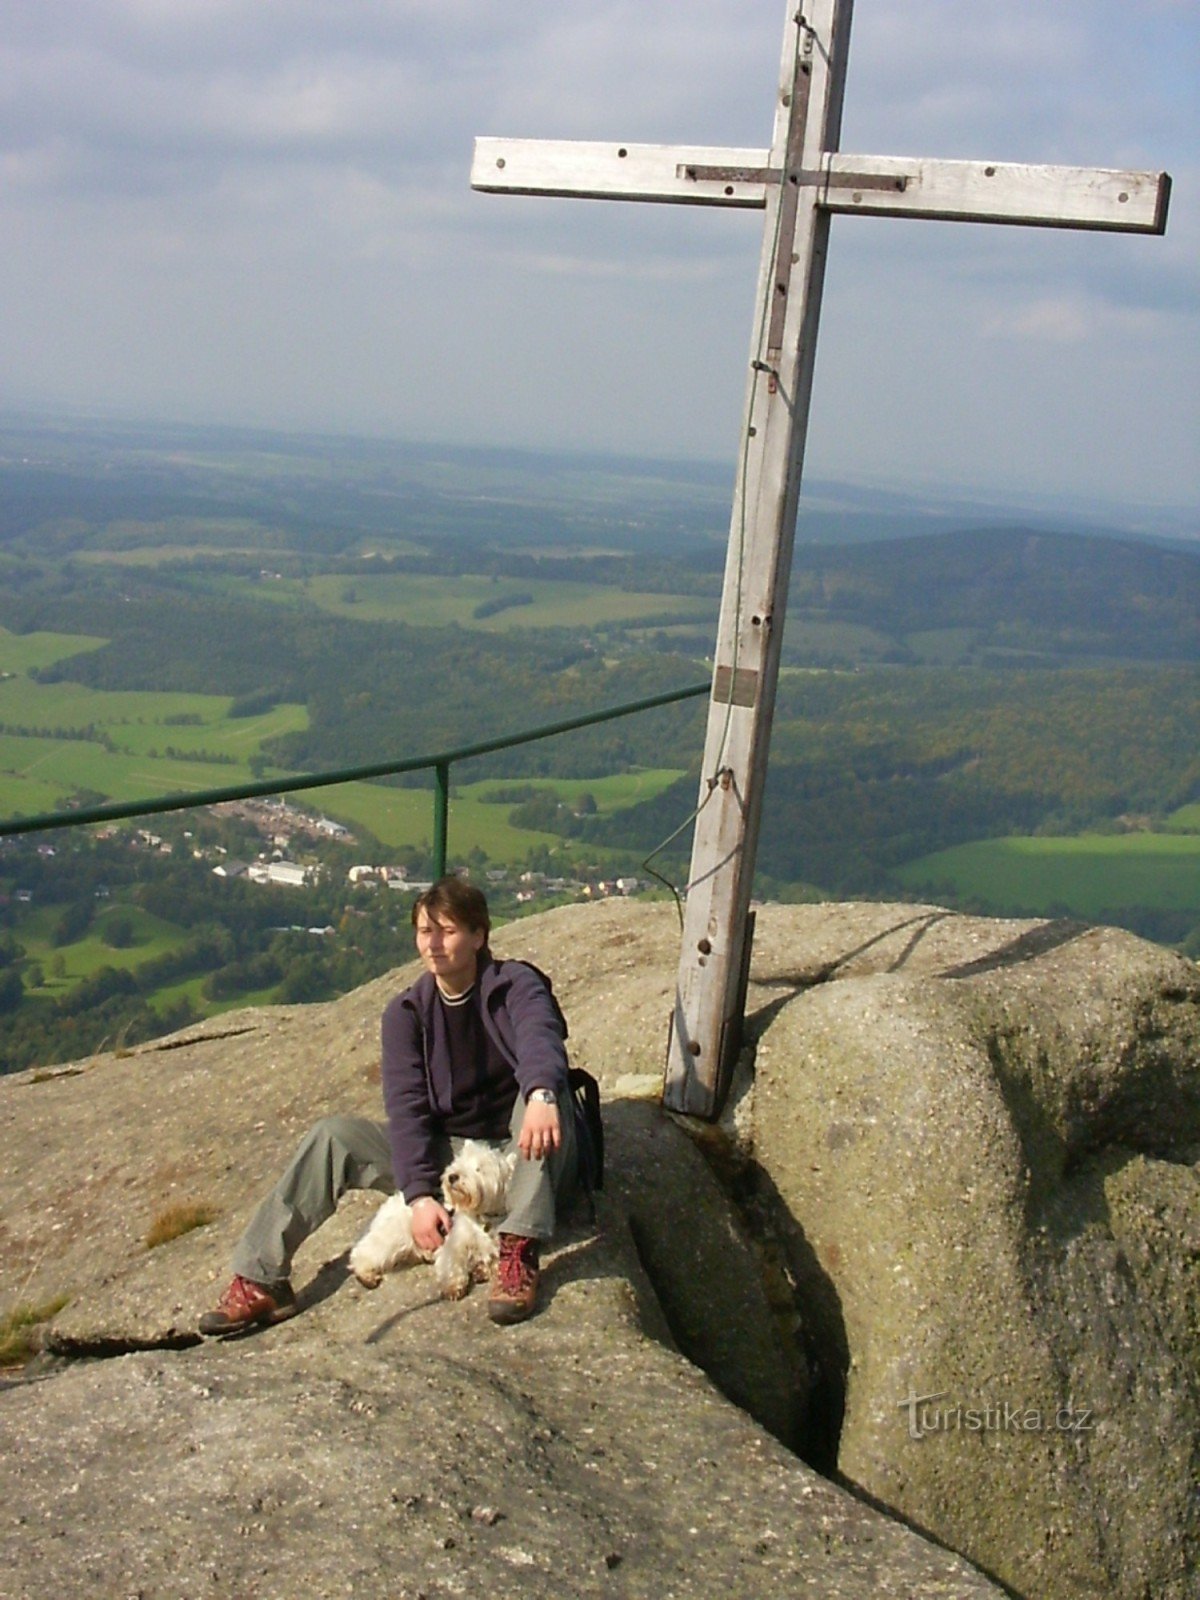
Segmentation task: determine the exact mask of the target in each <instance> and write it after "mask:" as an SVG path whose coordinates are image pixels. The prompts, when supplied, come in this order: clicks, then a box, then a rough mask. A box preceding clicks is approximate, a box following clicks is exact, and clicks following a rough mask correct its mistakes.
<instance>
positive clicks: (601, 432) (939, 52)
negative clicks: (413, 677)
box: [0, 0, 1200, 518]
mask: <svg viewBox="0 0 1200 1600" xmlns="http://www.w3.org/2000/svg"><path fill="white" fill-rule="evenodd" d="M781 22H782V15H781V8H780V7H779V5H778V3H777V0H772V3H770V4H768V3H767V0H756V3H755V4H754V5H753V6H750V7H747V6H746V5H745V4H744V0H704V3H703V4H702V5H700V6H699V7H697V8H695V9H694V10H693V12H692V13H691V14H689V17H688V19H687V25H686V27H685V26H681V21H680V14H679V9H678V7H677V6H673V5H671V4H670V3H669V0H638V3H636V4H634V3H633V0H609V3H608V4H606V5H603V6H601V7H593V8H589V9H588V11H587V13H586V15H582V14H576V13H575V12H574V11H573V10H571V9H568V10H567V11H564V9H563V8H562V7H561V6H556V5H552V4H551V3H550V0H527V3H526V4H525V5H523V6H521V7H520V8H515V9H514V8H509V7H500V8H493V7H488V8H479V7H477V6H468V5H462V4H453V3H448V0H444V3H442V4H440V5H438V6H436V7H434V6H431V5H430V4H429V3H428V0H394V3H392V4H390V5H389V6H388V7H387V8H381V7H380V6H379V4H378V0H343V3H342V4H341V5H339V6H338V7H337V8H335V9H332V10H331V9H330V8H328V7H322V6H317V7H313V6H300V7H287V8H282V9H281V8H274V7H271V8H267V7H247V6H245V5H232V6H224V7H218V8H203V7H196V6H164V5H162V4H158V3H154V4H149V3H146V0H87V3H86V4H84V5H81V4H79V0H59V3H58V4H56V5H55V6H52V7H50V6H46V7H36V8H24V7H20V8H15V7H14V8H8V10H7V11H5V12H4V13H3V14H0V69H2V72H3V81H4V82H5V85H6V91H5V92H6V100H7V112H8V114H7V116H6V117H0V170H2V171H3V172H4V174H5V182H4V184H3V186H0V218H2V219H3V224H4V226H5V231H6V236H7V237H8V238H9V240H10V241H12V247H11V248H10V249H9V250H8V251H6V252H5V255H4V258H3V260H2V261H0V292H2V293H3V295H4V301H5V305H6V307H7V308H8V315H7V317H6V319H5V323H4V327H3V329H2V330H0V373H3V377H2V378H0V404H4V405H5V406H8V407H13V408H16V409H19V410H22V411H44V410H51V411H61V410H62V409H64V408H76V409H81V410H82V411H84V412H85V413H94V412H96V411H100V412H102V413H106V414H110V415H111V414H117V415H126V416H137V415H157V416H158V417H160V418H161V417H172V418H177V419H178V424H179V425H190V426H196V427H203V426H230V427H235V428H243V429H251V430H254V429H263V430H266V431H272V432H284V433H289V434H297V433H306V434H317V435H333V436H340V435H346V436H349V437H380V436H381V437H384V438H389V439H394V438H410V439H412V438H422V439H428V440H429V441H430V442H431V443H432V444H433V445H434V446H435V447H436V445H437V444H438V443H443V444H447V443H449V442H450V441H451V440H459V441H462V440H466V441H471V440H477V441H479V444H478V446H477V447H478V448H482V449H497V450H525V451H534V452H536V451H538V450H539V449H541V450H549V451H553V452H560V451H561V452H568V453H570V452H584V453H589V454H590V453H593V452H595V453H597V454H599V455H601V456H605V455H609V454H611V455H615V456H619V457H629V458H631V459H636V460H643V461H655V460H672V461H679V462H682V463H687V462H692V461H700V462H706V463H714V464H715V463H720V462H724V461H728V462H730V463H731V464H732V462H733V461H734V460H735V458H736V454H737V447H738V432H739V426H740V412H741V405H742V398H743V387H744V379H745V370H746V359H747V346H748V342H749V334H750V327H751V321H752V314H753V294H754V282H755V273H756V263H757V258H758V251H759V243H760V234H761V224H760V223H759V222H758V221H757V220H756V219H754V218H748V217H746V216H741V215H736V214H734V215H730V214H721V215H714V214H712V213H708V212H703V213H701V212H695V211H690V210H688V209H686V208H677V207H656V206H621V205H609V206H600V205H592V204H588V205H581V204H578V203H576V202H572V201H570V200H558V201H550V200H535V199H519V198H507V199H503V200H501V199H498V198H496V197H495V196H487V195H479V194H475V193H473V192H472V191H471V190H470V188H469V184H468V173H469V165H470V147H471V140H472V138H473V136H474V135H476V134H498V135H512V136H518V137H530V138H535V137H553V138H574V139H588V138H601V139H609V138H623V139H629V140H637V141H643V140H644V141H647V142H671V143H675V142H680V141H683V142H704V143H727V144H729V145H733V146H754V145H761V144H763V143H764V142H765V141H766V139H767V137H768V135H769V125H770V118H771V104H772V99H773V94H774V88H775V79H776V72H777V64H778V43H779V27H780V23H781ZM1198 56H1200V15H1198V14H1197V13H1196V10H1195V8H1194V6H1189V5H1188V4H1186V3H1181V0H1129V3H1127V4H1124V5H1121V6H1118V5H1117V4H1116V3H1115V0H1060V4H1059V5H1058V6H1056V7H1055V8H1054V9H1053V11H1052V12H1048V11H1047V9H1046V8H1045V6H1044V5H1041V4H1035V3H1034V0H1014V4H1013V5H1011V6H1009V7H1005V8H1003V10H1002V11H999V12H984V13H981V12H979V11H978V10H977V9H975V8H970V9H964V8H962V7H960V6H956V5H954V4H953V3H952V0H860V3H859V5H858V7H857V8H856V15H855V18H854V37H853V41H852V45H851V54H850V70H849V78H848V84H847V99H846V114H845V126H844V134H843V139H842V141H841V142H842V148H843V149H844V150H847V151H855V150H857V151H861V152H867V151H878V152H888V153H891V154H900V153H905V152H913V153H918V154H920V155H924V156H928V157H943V158H947V159H953V158H970V157H982V156H990V157H994V158H995V159H997V160H1005V161H1025V162H1048V163H1060V164H1078V165H1084V166H1110V167H1128V168H1146V169H1154V170H1158V169H1165V170H1167V171H1169V172H1171V174H1172V175H1173V178H1174V180H1175V188H1174V194H1173V198H1172V206H1171V214H1170V221H1169V225H1168V230H1167V234H1166V236H1165V238H1122V237H1120V236H1117V235H1106V234H1088V235H1087V236H1086V237H1083V236H1073V235H1069V234H1064V233H1059V232H1057V231H1054V230H1046V229H1022V228H1001V227H992V226H986V225H985V226H977V227H965V226H961V225H950V224H947V223H931V222H920V223H916V222H911V221H910V222H901V221H898V220H894V219H891V220H881V219H870V218H855V219H844V218H837V219H835V221H834V224H833V228H832V248H831V258H830V267H829V274H828V281H827V286H826V294H825V307H824V312H823V324H824V326H823V329H822V337H821V347H820V352H819V355H818V362H817V376H816V386H815V390H814V400H813V412H812V429H811V433H810V439H809V448H808V470H809V473H810V477H811V480H815V481H831V480H832V481H845V480H849V481H864V480H865V481H869V482H871V483H883V484H888V483H890V484H901V485H902V486H903V488H904V489H905V490H906V491H912V492H914V493H919V492H921V490H922V486H929V485H933V486H936V487H937V488H938V489H939V491H940V490H942V489H945V488H950V489H951V490H952V491H953V490H959V489H965V490H966V491H967V493H968V494H970V495H971V496H975V497H982V498H991V497H994V496H996V495H1003V496H1006V497H1012V496H1019V497H1040V498H1045V497H1051V498H1054V497H1059V496H1069V497H1072V498H1078V499H1080V500H1081V501H1083V502H1085V503H1087V504H1090V505H1092V506H1104V505H1106V504H1112V505H1115V506H1123V507H1138V506H1140V505H1145V506H1146V508H1147V510H1148V511H1149V513H1150V514H1151V517H1152V518H1153V517H1154V516H1156V515H1157V514H1158V513H1159V511H1160V510H1161V509H1162V508H1164V507H1165V508H1167V509H1169V510H1172V511H1174V512H1182V511H1183V510H1184V509H1185V508H1189V507H1195V506H1196V505H1198V504H1200V451H1197V449H1196V444H1195V441H1196V439H1197V437H1200V383H1197V374H1198V373H1200V184H1198V183H1197V182H1196V178H1197V176H1198V174H1200V168H1198V163H1197V159H1196V152H1197V149H1198V148H1200V138H1198V137H1197V135H1198V133H1200V122H1198V106H1197V97H1196V94H1195V80H1194V65H1192V64H1194V62H1195V61H1196V59H1197V57H1198ZM216 419H221V420H220V421H217V420H216ZM470 447H476V446H470ZM730 471H732V465H731V467H730Z"/></svg>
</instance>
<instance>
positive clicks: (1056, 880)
mask: <svg viewBox="0 0 1200 1600" xmlns="http://www.w3.org/2000/svg"><path fill="white" fill-rule="evenodd" d="M894 876H895V877H896V878H897V879H899V881H900V882H901V883H902V884H903V885H904V886H905V888H906V889H908V890H910V891H911V892H913V893H928V894H931V895H933V896H935V897H936V896H937V895H938V893H939V892H942V891H944V889H945V887H946V886H950V887H952V889H953V892H954V894H955V895H956V896H958V897H961V898H967V899H974V900H978V901H981V902H982V903H984V904H985V905H987V906H989V907H991V908H993V909H996V910H1018V909H1019V910H1021V911H1031V912H1047V911H1051V910H1058V909H1060V908H1063V907H1066V908H1068V909H1069V910H1071V911H1073V912H1077V913H1078V914H1079V915H1080V916H1084V917H1099V916H1101V915H1103V914H1104V913H1106V912H1111V911H1113V910H1115V909H1117V908H1118V907H1123V906H1146V907H1150V908H1152V909H1154V910H1159V911H1196V912H1200V834H1180V833H1170V834H1166V833H1125V834H1082V835H1080V836H1079V837H1077V838H1069V839H1059V838H1043V837H1038V838H1009V839H985V840H981V841H980V842H979V843H977V844H965V845H958V846H956V847H955V848H954V849H952V850H939V851H937V852H935V853H934V854H933V855H928V856H922V857H921V858H920V860H918V861H911V862H909V863H908V864H907V866H904V867H901V868H899V869H898V870H897V871H896V872H895V874H894Z"/></svg>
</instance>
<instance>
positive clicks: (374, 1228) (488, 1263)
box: [350, 1139, 517, 1300]
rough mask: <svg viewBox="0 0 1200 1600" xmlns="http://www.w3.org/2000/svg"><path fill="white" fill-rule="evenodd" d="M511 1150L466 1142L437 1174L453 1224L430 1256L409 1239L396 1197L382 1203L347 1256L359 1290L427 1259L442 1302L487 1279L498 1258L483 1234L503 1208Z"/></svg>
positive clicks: (406, 1210)
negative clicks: (442, 1298)
mask: <svg viewBox="0 0 1200 1600" xmlns="http://www.w3.org/2000/svg"><path fill="white" fill-rule="evenodd" d="M516 1164H517V1152H516V1151H515V1150H512V1151H509V1152H508V1153H507V1154H506V1153H504V1152H503V1151H500V1150H493V1149H492V1147H491V1146H490V1145H487V1144H483V1143H482V1142H481V1141H480V1140H478V1139H467V1140H466V1141H465V1142H464V1144H463V1147H462V1149H461V1150H460V1151H459V1153H458V1154H457V1155H456V1156H455V1158H454V1160H453V1161H452V1162H451V1163H450V1165H449V1166H448V1167H447V1168H446V1170H445V1172H443V1173H442V1198H443V1200H444V1201H445V1205H446V1209H447V1211H449V1212H451V1214H452V1217H453V1221H452V1223H451V1226H450V1232H449V1233H448V1234H447V1235H446V1238H445V1242H444V1243H443V1244H442V1247H441V1249H440V1250H438V1252H437V1253H436V1255H434V1254H431V1253H430V1252H429V1251H428V1250H422V1249H420V1248H419V1246H418V1245H417V1244H416V1242H415V1241H414V1239H413V1236H412V1211H411V1209H410V1207H409V1204H408V1202H407V1200H405V1198H404V1196H403V1195H402V1194H394V1195H392V1196H391V1197H390V1198H389V1199H387V1200H385V1201H384V1202H383V1204H382V1205H381V1206H380V1208H379V1210H378V1211H377V1212H376V1213H375V1215H374V1217H373V1218H372V1220H371V1226H370V1227H369V1228H368V1229H367V1231H366V1233H364V1234H363V1236H362V1238H361V1239H360V1240H359V1241H358V1243H357V1244H356V1245H355V1246H354V1248H353V1250H351V1252H350V1270H351V1272H353V1274H354V1276H355V1277H356V1278H357V1279H358V1281H359V1283H361V1284H362V1286H363V1287H364V1288H365V1289H377V1288H378V1287H379V1285H380V1283H381V1282H382V1281H383V1275H384V1273H385V1272H392V1271H393V1270H394V1269H395V1268H396V1267H410V1266H413V1265H415V1264H416V1263H417V1262H418V1261H432V1262H433V1270H434V1274H435V1276H436V1278H437V1285H438V1289H439V1290H440V1291H441V1293H442V1294H443V1295H444V1296H445V1297H446V1299H447V1300H461V1299H462V1297H463V1295H465V1294H466V1293H467V1291H468V1290H469V1289H470V1287H471V1284H472V1283H473V1282H474V1283H482V1282H483V1281H484V1279H485V1278H487V1277H489V1276H490V1274H491V1270H492V1268H493V1266H494V1265H495V1264H496V1258H497V1256H498V1255H499V1249H498V1247H497V1244H496V1241H495V1239H493V1237H492V1235H491V1234H490V1233H489V1232H488V1227H489V1224H494V1223H495V1222H496V1221H498V1220H499V1218H500V1217H502V1216H503V1215H504V1212H505V1210H506V1209H507V1200H508V1184H509V1180H510V1179H511V1177H512V1175H513V1171H514V1169H515V1167H516Z"/></svg>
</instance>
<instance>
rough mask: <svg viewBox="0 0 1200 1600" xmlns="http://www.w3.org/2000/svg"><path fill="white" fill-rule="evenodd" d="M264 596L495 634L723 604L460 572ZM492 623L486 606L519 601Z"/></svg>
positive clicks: (706, 613)
mask: <svg viewBox="0 0 1200 1600" xmlns="http://www.w3.org/2000/svg"><path fill="white" fill-rule="evenodd" d="M252 587H253V589H254V593H255V596H256V597H259V596H261V594H262V593H263V592H264V591H265V590H268V589H273V590H274V591H275V592H276V595H277V596H283V595H286V594H288V593H289V592H290V593H292V594H293V595H295V596H296V597H297V598H298V597H300V596H303V598H305V599H307V600H309V601H311V602H312V603H314V604H315V605H318V606H320V607H321V609H322V610H323V611H328V612H331V613H332V614H333V615H335V616H341V617H353V618H356V619H357V620H359V621H363V622H400V623H405V624H407V625H408V626H410V627H430V628H440V627H448V626H457V627H461V628H480V629H482V630H483V631H484V632H487V633H509V632H512V631H514V630H516V629H528V628H592V627H600V626H603V625H605V624H608V623H628V622H638V621H641V620H642V619H643V618H645V617H659V616H670V617H672V618H677V619H679V620H681V621H691V620H697V621H698V620H701V619H703V620H705V621H711V619H712V618H713V617H714V615H715V609H716V608H715V602H712V601H700V602H697V600H696V599H695V598H694V597H693V598H690V599H689V598H688V597H686V596H683V595H669V594H666V595H665V594H639V593H636V592H633V591H629V590H625V589H615V588H609V587H607V586H604V585H600V584H594V583H585V582H569V581H564V580H561V579H555V578H531V579H526V578H493V577H488V576H485V575H484V574H482V573H470V572H468V573H457V574H456V575H455V576H454V578H453V580H448V579H447V578H445V577H443V576H440V575H437V576H435V575H432V574H428V573H405V572H397V573H385V574H380V575H374V574H373V575H371V576H369V577H363V578H347V577H345V576H337V575H330V574H327V575H325V576H322V577H316V578H310V579H308V580H305V581H303V582H302V583H301V582H293V581H292V580H289V579H286V578H284V579H279V580H277V581H275V582H273V583H270V584H261V583H254V584H253V585H252ZM523 596H531V597H532V598H531V601H530V603H528V604H509V605H507V606H506V607H505V608H504V609H502V610H498V611H496V612H494V613H493V614H491V615H489V616H485V617H476V616H475V611H476V609H477V608H478V607H479V606H486V605H494V604H495V603H496V602H497V601H510V602H511V601H519V600H520V599H521V598H522V597H523Z"/></svg>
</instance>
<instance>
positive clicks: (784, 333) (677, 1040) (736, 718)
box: [664, 0, 852, 1116]
mask: <svg viewBox="0 0 1200 1600" xmlns="http://www.w3.org/2000/svg"><path fill="white" fill-rule="evenodd" d="M851 9H852V4H851V0H810V4H809V5H808V6H807V7H806V9H805V11H804V13H803V14H801V15H797V16H789V17H788V21H787V25H786V28H785V31H784V44H783V58H782V66H781V71H780V84H779V98H778V105H777V109H776V118H775V131H774V138H773V140H772V145H771V151H770V156H769V163H768V164H769V167H770V168H772V169H775V170H777V171H778V172H779V173H780V180H779V181H778V182H777V183H773V184H770V185H768V186H767V191H766V223H765V227H764V232H763V247H762V258H761V264H760V268H759V284H758V314H757V318H756V325H755V328H754V333H753V337H752V343H751V351H750V370H749V376H748V380H747V385H746V401H745V416H744V424H743V435H742V437H743V444H742V457H741V461H740V463H739V466H738V475H737V483H736V487H735V490H734V500H733V516H732V520H731V524H730V537H729V553H728V557H727V561H726V568H725V586H724V593H723V598H722V602H721V615H720V622H719V624H718V632H717V646H716V655H715V658H714V659H715V671H714V674H713V690H712V698H711V700H710V702H709V708H708V726H707V732H706V736H705V746H704V764H703V767H702V769H701V787H700V797H699V810H698V813H697V816H696V828H695V834H694V838H693V845H692V864H691V872H690V875H689V880H688V885H687V898H686V901H685V905H684V923H683V943H682V949H681V952H680V962H679V979H678V986H677V990H676V997H675V1010H674V1015H673V1017H672V1021H671V1033H670V1041H669V1044H668V1052H667V1073H666V1083H665V1090H664V1098H665V1100H666V1103H667V1104H668V1105H670V1106H671V1107H672V1108H673V1109H674V1110H677V1111H684V1112H690V1113H693V1114H696V1115H701V1116H711V1115H712V1114H713V1112H714V1110H715V1109H716V1107H717V1106H718V1105H719V1103H720V1100H721V1098H722V1091H723V1088H724V1085H725V1082H726V1081H727V1079H728V1075H729V1073H730V1071H731V1070H732V1065H733V1062H734V1060H735V1059H736V1054H737V1050H738V1047H739V1044H740V1034H741V1016H742V1008H743V1004H744V999H745V973H746V971H747V970H748V962H749V942H750V932H751V930H750V925H749V920H748V919H749V907H750V892H751V886H752V882H753V877H754V861H755V855H756V851H757V843H758V834H759V827H760V823H761V819H762V796H763V786H764V783H765V781H766V775H767V755H768V747H769V742H770V734H771V720H772V715H773V711H774V705H775V687H776V682H777V679H778V675H779V656H780V648H781V644H782V635H783V618H784V612H785V609H786V605H787V590H788V580H789V577H790V574H791V564H792V546H793V542H794V538H795V527H796V509H797V502H798V499H799V494H800V478H801V470H802V467H803V461H804V442H805V433H806V428H807V423H808V408H809V398H810V395H811V393H812V381H813V368H814V363H815V357H816V344H817V323H818V319H819V316H820V308H821V289H822V283H823V279H824V272H825V257H826V252H827V249H828V241H829V212H828V211H827V210H825V209H824V208H823V207H822V206H821V204H820V199H819V197H820V189H819V187H818V186H817V185H815V184H813V183H812V182H811V181H809V182H806V181H805V177H806V175H807V174H811V173H813V172H815V171H817V170H818V169H819V168H820V167H821V165H822V162H823V160H824V158H825V156H826V154H827V152H832V151H835V150H836V149H837V147H838V138H839V133H840V126H841V113H842V95H843V87H844V83H845V72H846V57H847V53H848V48H849V33H850V16H851Z"/></svg>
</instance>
